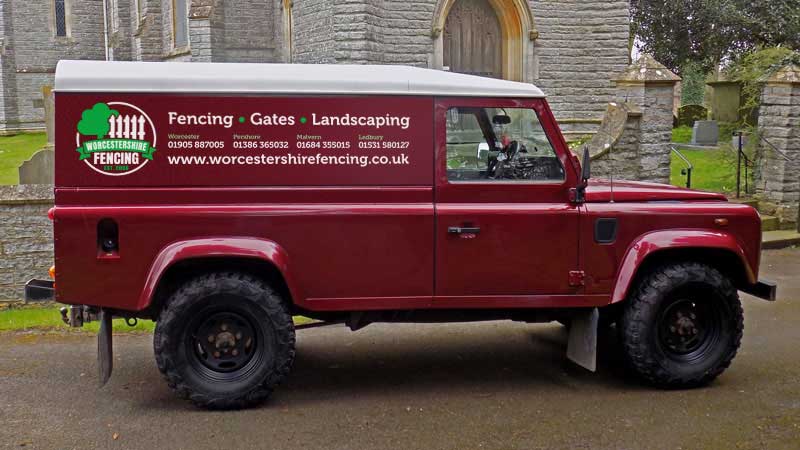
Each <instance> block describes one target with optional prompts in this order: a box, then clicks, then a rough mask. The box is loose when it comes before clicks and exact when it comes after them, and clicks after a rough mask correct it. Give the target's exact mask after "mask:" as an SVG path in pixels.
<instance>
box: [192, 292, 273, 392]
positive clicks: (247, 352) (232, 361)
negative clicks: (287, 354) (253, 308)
mask: <svg viewBox="0 0 800 450" xmlns="http://www.w3.org/2000/svg"><path fill="white" fill-rule="evenodd" d="M186 331H187V333H186V335H185V336H186V337H185V339H184V348H185V352H186V357H187V360H188V362H189V365H190V366H191V367H192V369H194V371H195V372H196V373H197V374H199V375H200V376H202V377H203V378H206V379H208V380H209V381H239V380H243V379H245V378H247V377H248V376H250V375H251V374H252V373H253V372H254V371H255V370H257V368H258V367H259V366H260V365H261V364H262V361H263V360H264V359H265V358H266V355H267V354H268V351H269V348H270V346H271V345H270V343H271V341H270V340H269V339H267V336H265V335H264V331H263V328H262V327H261V326H258V324H257V323H256V321H255V318H254V317H252V315H251V314H250V313H249V312H248V311H246V310H244V309H239V308H230V307H226V308H206V309H204V310H202V311H200V312H199V313H198V314H195V315H194V316H193V318H192V319H191V320H190V321H189V323H188V324H187V328H186Z"/></svg>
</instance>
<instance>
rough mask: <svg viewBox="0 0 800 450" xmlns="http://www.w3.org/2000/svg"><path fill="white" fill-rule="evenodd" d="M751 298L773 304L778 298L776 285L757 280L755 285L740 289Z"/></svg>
mask: <svg viewBox="0 0 800 450" xmlns="http://www.w3.org/2000/svg"><path fill="white" fill-rule="evenodd" d="M741 290H742V292H746V293H748V294H750V295H752V296H755V297H758V298H763V299H764V300H767V301H770V302H774V301H775V299H776V298H777V296H778V284H777V283H775V282H774V281H770V280H758V282H756V284H753V285H751V286H746V287H744V288H742V289H741Z"/></svg>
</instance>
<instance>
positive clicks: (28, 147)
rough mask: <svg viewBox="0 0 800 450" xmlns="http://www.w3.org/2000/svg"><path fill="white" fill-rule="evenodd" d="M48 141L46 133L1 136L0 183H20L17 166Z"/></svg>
mask: <svg viewBox="0 0 800 450" xmlns="http://www.w3.org/2000/svg"><path fill="white" fill-rule="evenodd" d="M46 143H47V136H46V135H45V134H44V133H30V134H18V135H16V136H0V185H2V184H17V183H19V172H18V171H17V168H18V167H19V166H20V164H22V162H23V161H25V160H27V159H30V157H31V155H33V154H34V153H36V151H37V150H39V149H41V148H42V147H44V144H46Z"/></svg>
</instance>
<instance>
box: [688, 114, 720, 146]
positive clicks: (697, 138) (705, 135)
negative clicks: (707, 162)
mask: <svg viewBox="0 0 800 450" xmlns="http://www.w3.org/2000/svg"><path fill="white" fill-rule="evenodd" d="M718 142H719V125H718V124H717V121H716V120H698V121H696V122H695V123H694V126H693V127H692V145H717V143H718Z"/></svg>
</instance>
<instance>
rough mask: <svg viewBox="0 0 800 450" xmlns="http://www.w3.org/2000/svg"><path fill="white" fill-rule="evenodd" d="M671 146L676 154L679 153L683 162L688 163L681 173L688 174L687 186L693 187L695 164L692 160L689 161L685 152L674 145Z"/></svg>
mask: <svg viewBox="0 0 800 450" xmlns="http://www.w3.org/2000/svg"><path fill="white" fill-rule="evenodd" d="M670 148H671V149H672V152H673V153H675V154H676V155H678V158H680V159H681V160H682V161H683V163H684V164H686V167H684V168H683V169H681V175H684V176H686V187H687V188H691V187H692V170H694V166H693V165H692V163H691V162H689V160H688V159H686V157H685V156H683V153H681V152H680V150H678V149H677V148H675V146H674V145H670Z"/></svg>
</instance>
